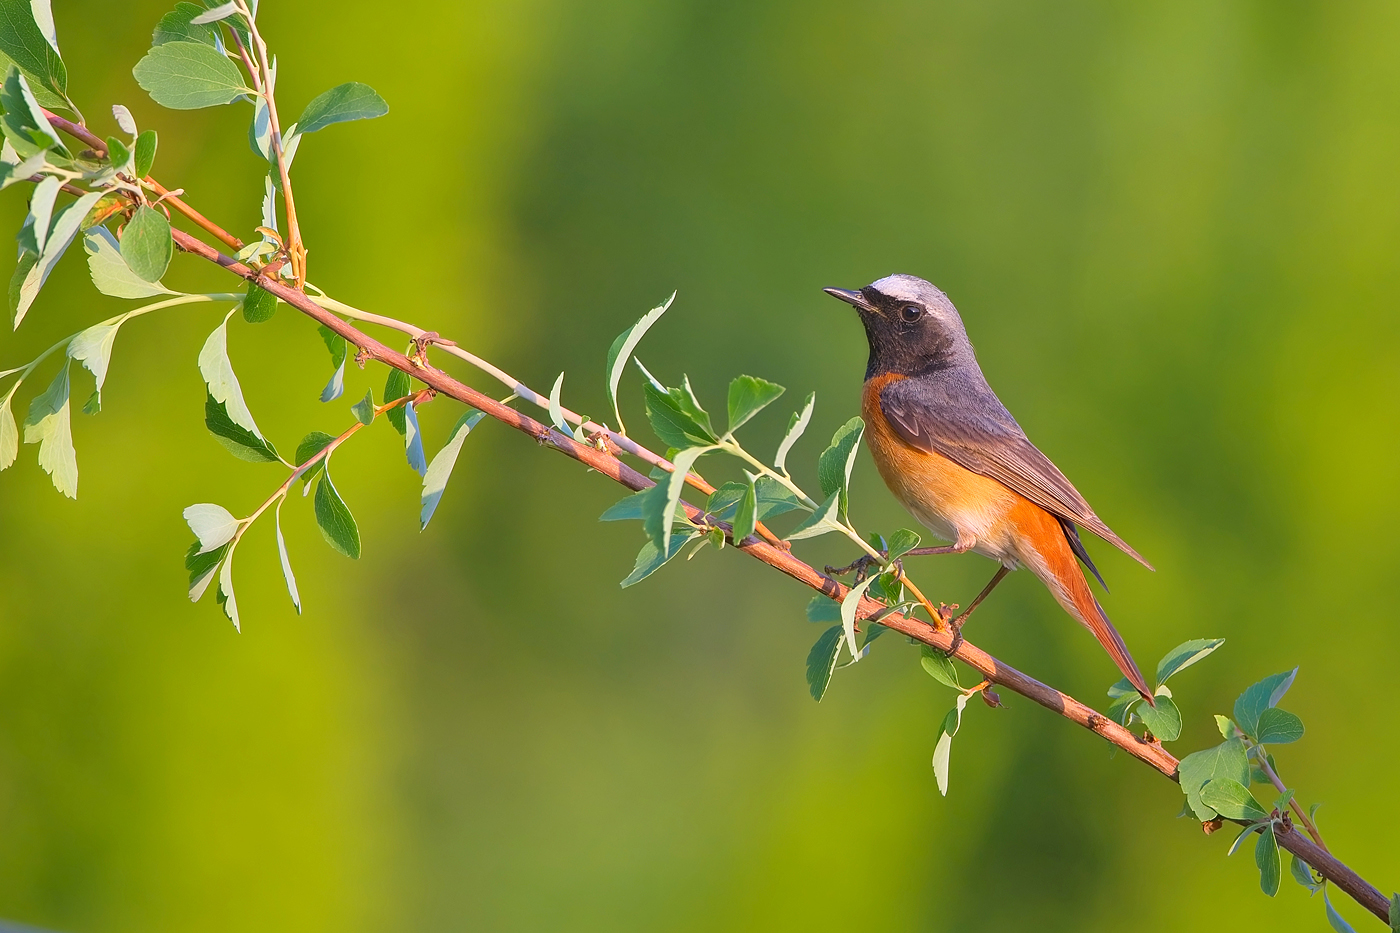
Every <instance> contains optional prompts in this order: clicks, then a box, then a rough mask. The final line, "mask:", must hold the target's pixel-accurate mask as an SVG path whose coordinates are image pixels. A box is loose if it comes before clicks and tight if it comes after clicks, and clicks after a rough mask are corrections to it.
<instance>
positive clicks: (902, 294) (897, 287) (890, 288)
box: [870, 273, 943, 303]
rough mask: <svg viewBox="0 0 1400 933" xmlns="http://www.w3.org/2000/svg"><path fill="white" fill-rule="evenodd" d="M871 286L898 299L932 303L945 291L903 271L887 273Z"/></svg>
mask: <svg viewBox="0 0 1400 933" xmlns="http://www.w3.org/2000/svg"><path fill="white" fill-rule="evenodd" d="M870 287H871V288H873V289H875V290H876V291H877V292H879V293H880V294H882V295H888V296H889V297H891V298H893V299H895V300H896V301H918V302H922V303H930V302H932V301H936V300H937V299H938V298H942V297H943V293H942V292H940V291H939V290H938V289H937V288H935V287H934V286H933V285H932V284H931V283H929V282H925V281H924V280H923V279H921V278H919V277H918V276H915V275H904V274H902V273H899V274H895V275H887V276H885V277H884V278H883V279H880V280H879V281H878V282H871V283H870Z"/></svg>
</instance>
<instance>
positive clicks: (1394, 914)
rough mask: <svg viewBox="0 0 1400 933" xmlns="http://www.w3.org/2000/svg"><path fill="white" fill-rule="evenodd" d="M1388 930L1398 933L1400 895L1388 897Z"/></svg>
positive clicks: (1399, 927)
mask: <svg viewBox="0 0 1400 933" xmlns="http://www.w3.org/2000/svg"><path fill="white" fill-rule="evenodd" d="M1390 929H1391V930H1392V931H1393V933H1400V894H1392V895H1390Z"/></svg>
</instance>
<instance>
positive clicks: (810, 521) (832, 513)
mask: <svg viewBox="0 0 1400 933" xmlns="http://www.w3.org/2000/svg"><path fill="white" fill-rule="evenodd" d="M840 504H841V493H840V492H833V493H832V494H831V495H830V496H829V497H828V498H827V500H826V501H825V502H823V503H822V504H821V505H819V506H817V510H816V511H815V512H813V513H812V514H811V515H808V516H807V517H806V518H805V519H803V520H802V523H801V524H799V525H798V526H797V527H796V528H794V529H793V530H792V531H791V532H789V533H788V536H787V540H788V541H798V540H800V539H802V538H815V537H817V536H818V535H824V534H826V533H827V532H831V531H840V530H841V526H840V525H839V524H838V523H837V521H836V510H837V509H838V508H839V507H840Z"/></svg>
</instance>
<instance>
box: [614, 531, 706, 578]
mask: <svg viewBox="0 0 1400 933" xmlns="http://www.w3.org/2000/svg"><path fill="white" fill-rule="evenodd" d="M694 537H696V532H690V533H688V534H677V535H673V536H672V537H671V544H670V547H668V548H667V549H666V551H665V554H664V555H663V553H662V551H661V549H660V548H658V547H657V546H656V545H655V544H654V543H653V542H651V541H648V542H647V543H646V544H643V545H642V549H641V550H640V551H638V552H637V564H636V566H635V567H633V568H632V572H631V573H629V574H628V575H627V579H625V580H623V581H622V587H623V588H624V589H625V588H627V587H629V586H632V585H633V584H635V583H640V582H641V581H642V580H645V579H646V578H647V577H649V576H651V575H652V574H653V573H656V571H658V570H660V569H661V566H662V565H663V564H665V563H666V562H667V561H668V560H670V559H671V558H673V557H675V556H676V555H677V554H679V553H680V552H681V549H682V548H684V547H685V546H686V544H687V543H688V542H689V541H690V540H691V539H692V538H694Z"/></svg>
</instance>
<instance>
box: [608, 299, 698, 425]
mask: <svg viewBox="0 0 1400 933" xmlns="http://www.w3.org/2000/svg"><path fill="white" fill-rule="evenodd" d="M675 300H676V293H675V292H672V293H671V297H670V298H667V299H666V300H665V301H664V302H662V303H661V304H659V305H657V306H656V307H655V308H652V309H651V310H650V311H648V312H647V313H646V314H643V315H642V316H641V317H640V318H639V319H638V320H637V323H635V324H633V325H632V326H631V327H629V328H627V329H626V330H624V331H623V332H622V333H620V334H618V335H617V339H616V340H614V341H613V342H612V346H610V347H608V368H607V372H608V403H609V404H610V405H612V407H613V417H614V418H615V419H616V420H617V427H618V431H620V432H621V433H623V434H626V433H627V428H626V427H625V426H624V425H623V423H622V412H621V411H620V410H619V409H618V405H617V387H618V384H619V383H620V382H621V381H622V371H623V370H624V369H626V368H627V361H628V359H630V358H631V356H632V352H633V351H634V350H636V349H637V344H639V343H641V342H642V337H644V336H645V335H646V332H647V331H648V330H650V329H651V325H653V324H655V323H656V322H657V321H658V320H660V319H661V315H663V314H665V313H666V310H667V309H668V308H670V307H671V302H673V301H675ZM637 365H639V366H640V365H641V364H640V363H638V364H637ZM643 371H645V369H644V370H643ZM663 440H664V438H663ZM671 446H672V447H685V446H689V445H686V444H672V445H671Z"/></svg>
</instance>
